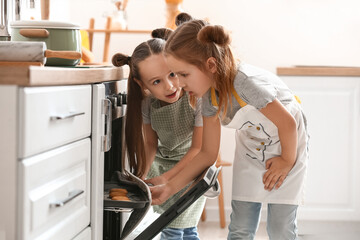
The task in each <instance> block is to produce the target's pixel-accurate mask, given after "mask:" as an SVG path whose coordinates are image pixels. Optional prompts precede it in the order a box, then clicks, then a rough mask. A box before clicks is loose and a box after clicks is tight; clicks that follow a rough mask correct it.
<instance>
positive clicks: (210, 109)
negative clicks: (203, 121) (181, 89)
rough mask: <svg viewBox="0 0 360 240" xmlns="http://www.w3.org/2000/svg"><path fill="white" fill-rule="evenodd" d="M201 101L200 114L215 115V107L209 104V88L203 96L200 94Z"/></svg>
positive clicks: (205, 115)
mask: <svg viewBox="0 0 360 240" xmlns="http://www.w3.org/2000/svg"><path fill="white" fill-rule="evenodd" d="M201 100H202V103H201V105H202V106H201V114H202V115H203V116H204V117H212V116H215V115H216V113H217V107H214V106H213V105H212V104H211V92H210V90H209V91H207V92H206V93H205V94H204V96H202V98H201Z"/></svg>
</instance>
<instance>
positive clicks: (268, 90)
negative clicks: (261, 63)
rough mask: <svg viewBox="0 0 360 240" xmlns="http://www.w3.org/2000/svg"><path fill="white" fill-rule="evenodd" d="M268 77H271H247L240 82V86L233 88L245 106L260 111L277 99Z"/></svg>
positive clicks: (275, 91)
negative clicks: (247, 105)
mask: <svg viewBox="0 0 360 240" xmlns="http://www.w3.org/2000/svg"><path fill="white" fill-rule="evenodd" d="M269 77H270V78H271V77H272V76H268V75H257V76H251V77H248V78H247V79H246V80H244V81H243V82H242V84H241V86H235V89H236V91H237V92H238V93H239V95H240V98H241V99H242V100H244V101H245V102H246V103H247V104H250V105H252V106H254V107H255V108H257V109H262V108H264V107H266V105H267V104H268V103H271V102H272V101H274V100H275V99H276V97H277V90H276V88H275V86H274V85H273V84H272V81H271V80H270V79H268V78H269ZM274 77H275V76H274Z"/></svg>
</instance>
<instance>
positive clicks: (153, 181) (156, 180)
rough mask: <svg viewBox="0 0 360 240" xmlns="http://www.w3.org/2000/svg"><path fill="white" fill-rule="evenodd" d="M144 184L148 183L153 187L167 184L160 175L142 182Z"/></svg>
mask: <svg viewBox="0 0 360 240" xmlns="http://www.w3.org/2000/svg"><path fill="white" fill-rule="evenodd" d="M144 182H146V183H150V184H152V185H154V186H155V185H161V184H165V183H167V179H166V178H165V177H163V175H160V176H157V177H154V178H150V179H146V180H144Z"/></svg>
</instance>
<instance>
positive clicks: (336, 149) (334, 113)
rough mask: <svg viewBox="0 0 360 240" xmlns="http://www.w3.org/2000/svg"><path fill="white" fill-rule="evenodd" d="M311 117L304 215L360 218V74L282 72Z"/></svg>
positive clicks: (300, 215) (309, 216) (317, 217)
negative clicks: (356, 75) (346, 75)
mask: <svg viewBox="0 0 360 240" xmlns="http://www.w3.org/2000/svg"><path fill="white" fill-rule="evenodd" d="M281 78H282V79H283V80H284V81H285V83H286V84H287V85H288V86H289V87H290V88H291V89H292V90H293V92H294V93H295V94H296V95H298V96H299V97H300V99H301V101H302V106H303V109H304V111H305V114H306V116H307V119H308V128H309V133H310V144H309V147H310V151H309V154H310V160H309V163H308V174H307V180H306V197H305V205H304V206H302V207H300V209H299V219H300V220H339V221H341V220H348V221H349V220H360V188H359V186H358V183H359V182H360V161H359V160H360V159H359V157H360V155H359V150H358V149H359V144H360V140H359V139H360V138H359V136H360V131H359V130H360V128H359V123H360V116H359V115H360V95H359V92H360V78H355V77H295V76H291V77H285V76H282V77H281Z"/></svg>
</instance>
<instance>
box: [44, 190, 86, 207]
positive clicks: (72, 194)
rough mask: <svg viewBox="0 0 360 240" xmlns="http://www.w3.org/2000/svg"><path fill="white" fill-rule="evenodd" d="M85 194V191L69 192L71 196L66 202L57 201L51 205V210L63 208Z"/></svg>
mask: <svg viewBox="0 0 360 240" xmlns="http://www.w3.org/2000/svg"><path fill="white" fill-rule="evenodd" d="M83 193H84V190H74V191H71V192H69V196H68V197H67V198H65V199H64V200H61V201H55V202H52V203H50V204H49V205H50V208H58V207H62V206H64V205H65V204H67V203H68V202H70V201H71V200H73V199H75V198H76V197H78V196H80V195H81V194H83Z"/></svg>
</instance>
